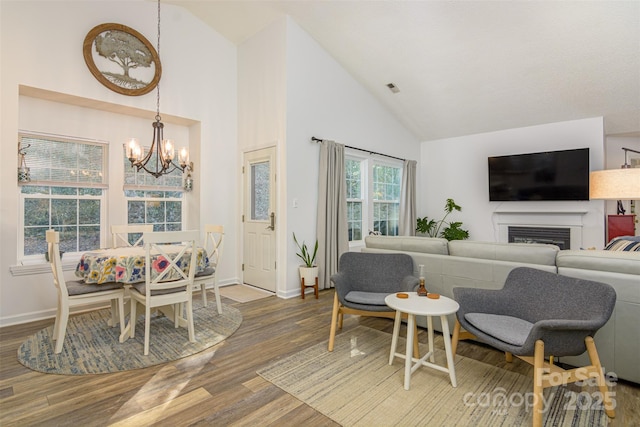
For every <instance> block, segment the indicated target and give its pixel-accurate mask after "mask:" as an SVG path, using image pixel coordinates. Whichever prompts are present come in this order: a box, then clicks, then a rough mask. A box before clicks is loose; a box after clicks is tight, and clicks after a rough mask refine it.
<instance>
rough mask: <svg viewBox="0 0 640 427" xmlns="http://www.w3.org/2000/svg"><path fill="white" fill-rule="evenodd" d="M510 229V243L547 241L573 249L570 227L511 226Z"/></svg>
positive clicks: (563, 247)
mask: <svg viewBox="0 0 640 427" xmlns="http://www.w3.org/2000/svg"><path fill="white" fill-rule="evenodd" d="M508 230H509V231H508V233H509V243H546V244H551V245H556V246H558V247H559V248H560V249H571V229H570V228H559V227H513V226H510V227H509V228H508Z"/></svg>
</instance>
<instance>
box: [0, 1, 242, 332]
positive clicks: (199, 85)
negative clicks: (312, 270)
mask: <svg viewBox="0 0 640 427" xmlns="http://www.w3.org/2000/svg"><path fill="white" fill-rule="evenodd" d="M0 19H1V25H0V43H1V49H0V83H1V87H2V92H1V94H0V112H1V116H0V121H1V128H0V144H2V148H3V151H5V152H6V153H9V154H10V155H9V158H14V157H12V154H11V153H14V152H16V150H17V135H18V129H19V127H20V126H28V127H32V126H33V127H36V126H37V127H39V129H37V130H39V131H42V132H52V133H62V134H67V135H71V136H73V134H74V133H77V132H80V133H82V135H76V136H82V137H89V138H91V137H95V138H96V139H103V140H107V141H110V142H111V143H113V145H114V147H110V155H112V156H113V155H114V153H117V152H119V150H120V149H121V147H122V143H123V142H124V141H121V138H122V133H123V129H126V128H127V127H129V128H130V129H132V130H133V129H137V128H138V126H140V128H142V127H143V125H142V124H141V123H142V122H140V124H125V120H123V122H122V123H121V124H120V125H121V127H122V129H115V127H117V125H115V126H114V125H111V126H105V122H107V123H111V122H109V120H111V119H105V117H106V116H105V115H104V114H103V113H100V112H98V111H96V110H93V109H92V110H84V111H81V110H79V109H77V108H75V107H69V106H65V107H61V108H59V111H58V113H59V114H60V116H59V120H50V121H49V123H46V121H44V120H43V121H38V120H36V119H35V118H36V117H37V116H33V117H29V118H25V117H20V115H21V114H24V113H25V112H29V111H34V112H35V111H38V110H40V108H41V106H42V105H43V104H42V101H34V102H31V101H28V102H27V101H25V102H24V103H21V99H22V100H23V101H24V98H23V97H19V86H20V85H24V86H29V87H33V88H37V89H40V90H44V91H52V92H57V93H60V94H62V95H63V96H65V97H68V98H70V99H77V98H79V97H81V98H83V99H85V100H86V99H89V100H91V102H92V103H94V104H95V105H96V109H100V108H102V107H104V106H105V105H110V106H113V105H115V106H116V107H117V106H121V107H123V108H124V107H132V108H136V109H141V110H146V111H148V112H149V116H148V119H147V120H146V121H147V125H146V126H148V129H147V130H146V137H148V138H149V139H151V135H152V128H151V122H152V121H153V118H154V116H155V103H156V94H155V91H152V92H151V93H148V94H146V95H142V96H137V97H130V96H125V95H121V94H118V93H116V92H113V91H111V90H109V89H107V88H106V87H104V86H103V85H102V84H100V83H99V82H98V81H97V80H96V79H95V78H94V77H93V75H92V74H91V73H90V72H89V70H88V68H87V66H86V64H85V63H84V59H83V55H82V42H83V40H84V37H85V36H86V34H87V33H88V32H89V31H90V30H91V29H92V28H93V27H94V26H96V25H98V24H102V23H105V22H116V23H120V24H124V25H127V26H129V27H131V28H134V29H136V30H137V31H139V32H140V33H142V34H143V35H145V37H146V38H147V39H148V40H149V41H150V42H151V43H152V44H153V45H155V41H156V31H157V5H156V4H155V3H153V2H148V1H140V0H126V1H107V0H104V1H91V2H78V1H4V0H3V1H2V2H0ZM160 58H161V62H162V67H163V73H162V79H161V82H160V86H161V105H160V111H161V114H162V115H163V118H164V117H165V115H166V116H176V117H183V118H187V119H189V120H188V121H189V123H197V124H195V125H193V126H190V127H189V129H188V135H189V141H188V143H189V147H190V151H191V155H192V159H193V160H195V162H196V165H197V168H196V171H195V175H194V178H195V185H194V192H193V193H191V194H189V195H188V196H187V198H188V199H187V203H188V204H189V208H190V209H191V212H197V215H189V219H188V223H187V227H188V228H200V227H201V226H202V225H203V224H204V223H219V224H223V225H225V227H226V231H227V233H226V237H227V243H228V246H227V247H226V248H225V249H226V250H227V252H225V258H223V260H222V266H221V268H220V276H221V277H220V280H221V281H222V282H223V283H224V282H225V281H230V282H235V281H237V280H238V270H237V269H236V265H237V259H236V256H235V253H236V241H237V237H236V229H237V226H238V223H237V215H236V211H235V209H233V208H229V207H230V206H235V205H236V204H237V195H236V191H235V188H233V187H230V186H228V185H226V183H227V180H228V179H227V178H226V177H228V176H237V171H238V169H237V150H236V140H237V126H236V124H237V113H236V106H237V95H236V79H237V73H236V72H237V68H236V48H235V46H233V45H232V44H231V43H230V42H228V41H227V40H226V39H224V38H223V37H222V36H220V35H219V34H217V33H216V32H214V31H213V30H211V28H210V27H208V26H206V25H205V24H204V23H202V22H201V21H200V20H198V19H196V18H195V17H193V16H192V15H191V14H189V13H187V12H185V11H184V10H183V9H182V8H180V7H176V6H171V5H164V4H163V6H162V40H161V51H160ZM74 102H75V101H74ZM54 108H57V107H54ZM65 112H66V115H65ZM164 121H165V124H166V123H167V121H166V120H164ZM132 123H133V122H132ZM136 123H138V122H136ZM110 127H111V128H113V131H112V132H110V129H109V128H110ZM170 129H171V126H170V125H167V127H166V128H165V136H168V135H167V133H168V132H170ZM94 132H95V134H98V135H97V136H92V135H91V133H94ZM181 133H182V134H183V131H181ZM137 136H139V137H141V138H142V139H143V140H144V138H145V136H144V135H143V136H140V135H137ZM27 161H28V159H27ZM15 166H17V163H16V164H15V165H14V164H13V163H9V164H5V165H3V167H2V169H1V170H0V218H1V225H0V239H1V240H2V242H3V244H2V245H0V301H1V302H0V304H1V305H0V324H1V325H3V326H4V325H7V324H11V323H16V322H20V321H25V320H33V319H36V318H42V317H51V316H53V313H54V311H53V310H54V309H55V306H56V301H55V291H54V288H53V284H52V281H51V275H50V273H45V274H37V275H27V276H13V275H12V274H11V273H10V267H11V266H15V265H16V263H17V239H18V235H19V230H17V228H16V224H17V223H18V213H19V212H18V208H17V204H18V191H19V190H18V185H17V177H16V168H15ZM119 168H120V165H119V164H118V165H117V166H115V167H114V169H115V170H116V171H117V170H118V169H119ZM112 173H118V172H113V171H112ZM116 187H117V185H116ZM110 191H119V189H118V188H111V189H110ZM108 211H109V212H110V213H111V214H113V210H112V209H111V207H108ZM113 215H114V218H113V221H114V222H120V221H121V220H122V214H121V213H120V214H117V215H116V214H113Z"/></svg>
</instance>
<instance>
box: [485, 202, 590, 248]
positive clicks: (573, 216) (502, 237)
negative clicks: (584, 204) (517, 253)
mask: <svg viewBox="0 0 640 427" xmlns="http://www.w3.org/2000/svg"><path fill="white" fill-rule="evenodd" d="M586 213H587V211H586V210H583V209H573V208H564V209H559V208H556V209H546V210H545V211H542V210H526V211H525V210H518V209H514V208H510V207H503V208H502V209H499V210H496V212H495V217H494V221H495V223H496V230H497V232H498V235H497V237H496V240H497V241H498V242H503V243H507V242H514V241H515V239H514V238H512V236H511V234H512V233H513V231H512V229H515V230H516V233H517V234H519V233H518V231H517V230H519V229H520V230H522V231H524V234H519V235H518V241H521V242H531V243H533V242H540V243H553V244H555V245H557V246H559V247H560V248H561V249H569V248H573V249H580V248H581V247H582V228H583V222H582V217H583V215H585V214H586ZM536 230H537V231H536ZM540 232H541V233H542V234H540ZM558 233H561V234H558ZM565 233H568V235H569V237H567V235H566V234H565Z"/></svg>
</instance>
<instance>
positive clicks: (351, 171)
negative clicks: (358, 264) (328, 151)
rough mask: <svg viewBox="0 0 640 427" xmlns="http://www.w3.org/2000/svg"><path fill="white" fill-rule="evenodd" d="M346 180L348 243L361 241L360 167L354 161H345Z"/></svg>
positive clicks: (356, 161) (362, 198) (358, 162)
mask: <svg viewBox="0 0 640 427" xmlns="http://www.w3.org/2000/svg"><path fill="white" fill-rule="evenodd" d="M345 169H346V171H345V172H346V173H345V177H346V180H347V224H348V230H349V241H350V242H351V241H354V240H362V239H363V237H362V206H363V203H364V197H363V195H362V166H361V162H360V161H358V160H354V159H345Z"/></svg>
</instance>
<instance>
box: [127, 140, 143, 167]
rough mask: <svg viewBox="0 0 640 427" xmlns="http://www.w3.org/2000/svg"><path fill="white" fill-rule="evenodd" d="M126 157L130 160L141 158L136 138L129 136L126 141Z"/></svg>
mask: <svg viewBox="0 0 640 427" xmlns="http://www.w3.org/2000/svg"><path fill="white" fill-rule="evenodd" d="M127 158H128V159H129V160H130V161H131V162H135V161H139V160H140V159H141V158H142V150H141V148H140V144H139V143H138V139H137V138H131V139H130V140H129V142H128V143H127Z"/></svg>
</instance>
